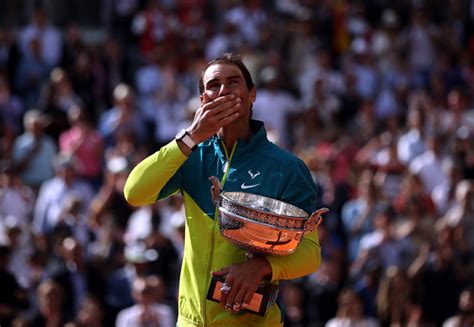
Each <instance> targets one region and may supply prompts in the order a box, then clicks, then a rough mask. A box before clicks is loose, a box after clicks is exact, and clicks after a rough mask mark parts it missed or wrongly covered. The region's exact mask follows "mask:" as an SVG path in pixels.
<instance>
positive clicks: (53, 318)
mask: <svg viewBox="0 0 474 327" xmlns="http://www.w3.org/2000/svg"><path fill="white" fill-rule="evenodd" d="M64 297H65V294H64V290H63V289H62V288H61V286H60V285H59V284H57V283H56V282H54V281H52V280H45V281H43V282H41V284H40V285H39V286H38V290H37V300H38V305H39V308H38V309H39V312H37V313H36V315H35V316H34V317H33V318H32V319H31V321H30V322H29V325H30V326H32V327H62V326H64V324H65V323H66V321H67V320H68V317H67V315H66V313H65V312H64V310H63V309H64Z"/></svg>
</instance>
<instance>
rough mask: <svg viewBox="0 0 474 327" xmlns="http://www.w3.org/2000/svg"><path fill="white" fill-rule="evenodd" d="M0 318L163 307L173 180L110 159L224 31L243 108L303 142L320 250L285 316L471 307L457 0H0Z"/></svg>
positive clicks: (177, 200)
mask: <svg viewBox="0 0 474 327" xmlns="http://www.w3.org/2000/svg"><path fill="white" fill-rule="evenodd" d="M0 9H1V10H0V165H1V172H0V173H1V175H0V285H1V286H0V288H1V291H0V325H1V326H2V327H3V326H34V327H36V326H51V327H52V326H68V327H74V326H77V327H81V326H88V327H90V326H91V327H95V326H97V327H99V326H141V325H143V326H145V325H146V326H158V325H159V326H175V321H176V320H175V318H176V308H177V304H176V292H177V283H178V277H179V269H180V262H181V254H182V251H183V234H184V227H185V219H184V212H183V207H182V198H181V197H180V196H179V195H177V196H174V197H172V198H169V199H168V200H166V201H163V202H160V203H157V204H155V205H153V206H149V207H142V208H133V207H130V206H129V205H128V204H127V203H126V201H125V199H124V197H123V192H122V191H123V185H124V181H125V179H126V177H127V175H128V173H129V171H130V169H131V168H132V167H133V166H134V165H135V164H137V163H138V162H139V161H140V160H141V159H143V158H144V157H145V156H147V155H148V154H151V153H153V152H154V151H156V150H158V149H159V148H160V146H162V145H163V144H166V143H167V142H169V141H170V140H172V139H173V138H174V135H175V134H176V133H177V131H178V130H180V129H181V128H182V127H186V126H188V125H189V124H190V121H191V120H192V117H193V114H194V111H195V110H196V109H197V108H198V107H199V94H198V87H197V85H198V79H199V77H200V73H201V71H202V68H203V67H204V65H205V64H206V62H207V61H208V60H209V59H211V58H213V57H214V56H216V55H218V54H220V53H222V52H225V51H235V52H238V53H240V54H241V55H242V56H243V58H244V62H245V64H246V65H247V67H248V68H249V70H250V71H251V73H252V76H253V78H254V80H255V83H256V85H257V101H256V102H255V104H254V107H253V117H254V118H255V119H260V120H263V121H264V122H265V125H266V127H267V129H268V134H269V137H270V138H271V140H272V141H273V142H275V143H278V144H279V145H281V146H282V147H284V148H286V149H288V150H290V151H292V152H294V153H295V154H297V155H298V156H300V157H301V158H302V159H303V160H305V162H306V163H307V165H308V167H309V168H310V170H311V173H312V175H313V176H314V180H315V182H316V184H317V186H318V205H320V206H325V207H328V208H330V209H331V211H330V213H329V214H328V215H327V216H326V219H325V222H324V223H323V224H322V225H321V226H320V229H319V237H320V242H321V247H322V263H321V267H320V268H319V270H318V271H317V272H316V273H313V274H311V275H310V276H307V277H304V278H301V279H298V280H292V281H285V282H283V283H282V285H281V288H280V302H281V303H282V304H283V307H284V310H285V326H310V327H318V326H328V327H334V326H336V327H337V326H444V327H453V326H473V325H474V287H473V281H474V181H473V178H474V1H472V0H450V1H440V0H435V1H423V0H400V1H384V0H372V1H369V0H358V1H347V0H338V1H329V0H323V1H321V0H320V1H318V0H294V1H292V0H274V1H263V0H254V1H250V0H246V1H234V0H208V1H205V0H179V1H172V0H116V1H111V0H101V1H98V0H96V1H89V0H87V1H86V0H84V1H55V0H43V1H37V0H22V1H16V0H5V1H2V2H1V4H0Z"/></svg>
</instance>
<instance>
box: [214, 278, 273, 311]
mask: <svg viewBox="0 0 474 327" xmlns="http://www.w3.org/2000/svg"><path fill="white" fill-rule="evenodd" d="M223 284H224V278H223V277H216V276H212V280H211V285H210V286H209V291H208V292H207V299H208V300H211V301H214V302H219V299H220V297H221V287H222V285H223ZM277 297H278V285H276V284H273V283H262V284H261V285H260V286H259V287H258V288H257V290H256V291H255V293H254V295H253V297H252V300H251V301H250V303H249V305H248V307H247V308H245V309H241V310H242V311H248V312H251V313H254V314H257V315H259V316H261V317H263V316H265V313H266V312H267V310H268V308H270V307H271V306H272V305H273V304H275V302H276V300H277Z"/></svg>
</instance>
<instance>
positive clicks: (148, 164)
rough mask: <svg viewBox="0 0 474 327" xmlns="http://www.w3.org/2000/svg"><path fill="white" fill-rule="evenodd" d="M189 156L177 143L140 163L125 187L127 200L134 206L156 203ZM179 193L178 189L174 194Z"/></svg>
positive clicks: (166, 146)
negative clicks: (166, 185)
mask: <svg viewBox="0 0 474 327" xmlns="http://www.w3.org/2000/svg"><path fill="white" fill-rule="evenodd" d="M186 159H187V156H186V155H185V154H184V153H183V152H182V151H181V150H180V147H179V145H178V143H177V142H176V141H174V140H173V141H171V142H170V143H168V144H167V145H165V146H164V147H162V148H161V149H160V150H159V151H157V152H155V153H153V154H152V155H150V156H149V157H147V158H145V159H144V160H143V161H142V162H140V163H139V164H138V165H137V166H136V167H135V168H134V169H133V170H132V172H131V173H130V175H129V176H128V178H127V181H126V183H125V187H124V194H125V199H126V200H127V201H128V203H130V204H131V205H133V206H143V205H147V204H151V203H154V202H156V200H157V199H158V196H159V194H160V192H161V190H162V189H163V187H164V186H165V184H166V183H167V182H168V181H169V180H170V179H171V178H172V177H173V176H174V175H175V174H176V172H177V171H178V169H179V168H180V167H181V165H182V164H183V163H184V162H185V161H186ZM176 191H178V188H176V190H174V192H176Z"/></svg>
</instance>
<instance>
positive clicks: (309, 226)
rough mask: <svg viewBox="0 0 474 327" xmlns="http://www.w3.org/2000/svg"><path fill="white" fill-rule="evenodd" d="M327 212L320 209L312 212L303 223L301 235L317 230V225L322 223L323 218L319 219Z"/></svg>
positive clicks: (325, 209)
mask: <svg viewBox="0 0 474 327" xmlns="http://www.w3.org/2000/svg"><path fill="white" fill-rule="evenodd" d="M328 211H329V209H328V208H321V209H318V210H316V211H315V212H313V213H312V214H311V216H310V217H309V218H308V219H307V220H306V222H305V223H304V228H303V229H304V232H303V233H304V234H306V233H309V232H312V231H313V230H315V229H316V228H318V226H319V224H321V223H322V222H323V217H321V215H322V214H325V213H327V212H328Z"/></svg>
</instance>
